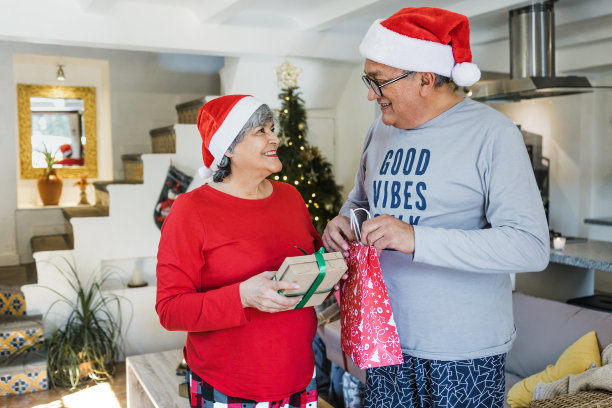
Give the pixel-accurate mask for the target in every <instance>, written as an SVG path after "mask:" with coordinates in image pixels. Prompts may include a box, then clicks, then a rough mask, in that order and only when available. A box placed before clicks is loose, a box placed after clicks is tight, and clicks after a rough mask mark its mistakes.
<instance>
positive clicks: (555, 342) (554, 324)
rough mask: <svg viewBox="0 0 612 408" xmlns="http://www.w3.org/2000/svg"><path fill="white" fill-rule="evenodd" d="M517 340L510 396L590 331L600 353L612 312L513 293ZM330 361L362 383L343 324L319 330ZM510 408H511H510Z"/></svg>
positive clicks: (610, 331) (610, 337)
mask: <svg viewBox="0 0 612 408" xmlns="http://www.w3.org/2000/svg"><path fill="white" fill-rule="evenodd" d="M512 300H513V310H514V322H515V326H516V331H517V337H516V340H515V342H514V345H513V346H512V349H511V350H510V351H509V352H508V356H507V359H506V393H507V392H508V390H510V388H511V387H512V386H513V385H514V384H515V383H517V382H518V381H520V380H522V379H523V378H526V377H529V376H530V375H532V374H535V373H538V372H540V371H542V370H544V369H545V368H546V366H547V365H549V364H554V363H555V362H556V361H557V359H558V358H559V356H560V355H561V354H562V353H563V351H564V350H565V349H566V348H567V347H569V346H570V345H572V344H573V343H574V342H575V341H576V340H578V339H579V338H580V337H582V336H583V335H584V334H586V333H587V332H589V331H592V330H594V331H595V332H596V333H597V338H598V341H599V348H600V351H601V350H603V348H604V347H605V346H607V345H608V344H610V343H612V313H610V312H604V311H598V310H592V309H586V308H583V307H580V306H575V305H569V304H566V303H561V302H557V301H553V300H548V299H542V298H537V297H533V296H529V295H526V294H523V293H520V292H514V293H513V294H512ZM319 335H320V336H321V339H322V340H323V342H324V343H325V345H326V350H327V358H328V359H329V360H331V361H333V362H334V363H336V364H338V365H339V366H340V367H343V368H345V370H347V371H349V372H350V373H351V374H353V375H354V376H355V377H357V378H359V379H360V380H361V381H364V380H365V373H364V372H363V370H360V369H359V368H357V367H356V366H355V365H354V364H353V362H352V361H350V359H349V358H347V357H346V356H344V354H343V353H342V351H341V350H340V321H339V320H336V321H334V322H331V323H328V324H326V325H324V326H321V327H319ZM506 406H509V405H506Z"/></svg>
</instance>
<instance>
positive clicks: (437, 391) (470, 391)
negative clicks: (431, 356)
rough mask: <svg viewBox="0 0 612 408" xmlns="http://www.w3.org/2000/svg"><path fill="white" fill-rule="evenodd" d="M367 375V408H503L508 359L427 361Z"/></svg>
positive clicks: (407, 360)
mask: <svg viewBox="0 0 612 408" xmlns="http://www.w3.org/2000/svg"><path fill="white" fill-rule="evenodd" d="M404 361H405V362H404V364H399V365H394V366H388V367H378V368H371V369H368V371H367V380H366V399H365V406H366V408H503V406H504V394H505V374H504V366H505V363H506V355H505V354H500V355H497V356H491V357H485V358H478V359H473V360H459V361H439V360H425V359H422V358H416V357H411V356H408V355H406V354H404Z"/></svg>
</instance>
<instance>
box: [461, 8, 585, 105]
mask: <svg viewBox="0 0 612 408" xmlns="http://www.w3.org/2000/svg"><path fill="white" fill-rule="evenodd" d="M509 27H510V79H502V80H497V81H490V82H487V81H483V82H482V83H479V84H476V85H475V86H474V87H473V89H472V92H473V97H472V99H474V100H477V101H491V102H493V101H500V102H502V101H503V102H507V101H520V100H522V99H533V98H543V97H550V96H561V95H572V94H577V93H585V92H592V91H593V87H592V86H591V84H590V82H589V80H588V79H587V78H586V77H579V76H564V77H558V76H555V34H554V33H555V16H554V9H553V1H545V2H543V3H537V4H531V5H529V6H526V7H522V8H519V9H515V10H511V11H510V16H509Z"/></svg>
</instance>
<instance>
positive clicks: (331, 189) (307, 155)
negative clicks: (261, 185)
mask: <svg viewBox="0 0 612 408" xmlns="http://www.w3.org/2000/svg"><path fill="white" fill-rule="evenodd" d="M300 72H301V69H300V68H296V67H294V66H293V65H291V63H290V62H289V61H287V60H285V62H284V63H283V64H282V65H281V66H280V67H278V68H277V69H276V73H277V75H278V79H279V83H280V84H282V86H283V87H282V90H281V93H280V94H279V95H278V97H279V99H280V100H281V101H282V105H281V108H280V110H279V111H278V121H279V125H280V129H278V130H277V134H278V137H279V139H280V144H279V147H278V151H277V153H278V157H279V158H280V161H281V162H282V163H283V169H282V170H281V171H280V172H279V173H276V174H273V175H272V176H271V178H273V179H274V180H279V181H283V182H286V183H289V184H292V185H294V186H295V187H296V188H297V189H298V191H299V192H300V194H301V195H302V197H303V198H304V202H306V205H307V206H308V211H309V212H310V217H311V218H312V223H313V224H314V226H315V228H316V229H317V231H318V232H319V233H320V234H322V233H323V230H324V229H325V225H326V224H327V222H328V221H330V220H331V219H332V218H334V217H335V216H336V215H338V211H339V210H340V207H341V206H342V201H341V196H340V187H338V185H336V182H335V179H334V175H333V173H332V166H331V164H330V163H329V162H328V161H327V160H325V158H324V157H323V155H322V154H321V151H320V150H319V148H317V147H316V146H310V145H309V144H308V142H307V139H306V134H307V131H308V125H307V124H306V109H305V108H304V101H303V100H302V98H301V97H300V92H299V91H298V87H297V76H298V75H299V73H300Z"/></svg>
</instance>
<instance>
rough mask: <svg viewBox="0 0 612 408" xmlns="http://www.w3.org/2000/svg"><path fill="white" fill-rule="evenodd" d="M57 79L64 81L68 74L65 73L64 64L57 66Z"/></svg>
mask: <svg viewBox="0 0 612 408" xmlns="http://www.w3.org/2000/svg"><path fill="white" fill-rule="evenodd" d="M56 78H57V80H58V81H64V80H66V75H64V66H63V65H59V64H58V66H57V77H56Z"/></svg>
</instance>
